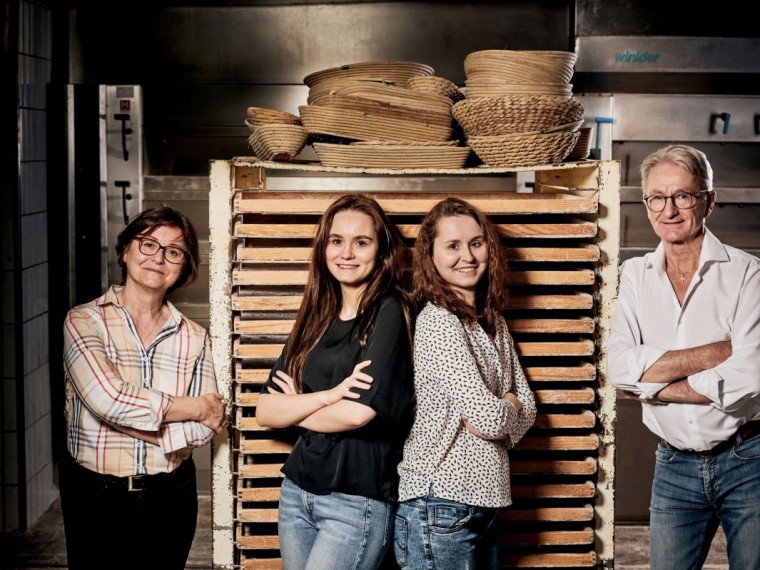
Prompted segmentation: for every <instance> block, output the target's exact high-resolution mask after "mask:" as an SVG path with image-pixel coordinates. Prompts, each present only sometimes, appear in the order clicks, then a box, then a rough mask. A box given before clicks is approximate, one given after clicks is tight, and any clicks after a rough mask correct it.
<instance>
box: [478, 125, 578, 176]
mask: <svg viewBox="0 0 760 570" xmlns="http://www.w3.org/2000/svg"><path fill="white" fill-rule="evenodd" d="M579 136H580V133H579V132H578V131H575V132H564V133H551V134H527V135H525V134H514V135H504V136H492V137H472V138H469V139H467V144H468V145H469V146H470V148H472V150H473V152H474V153H475V154H476V155H478V157H479V158H480V159H481V160H482V161H483V162H484V163H485V164H486V165H487V166H498V167H502V168H511V167H514V166H536V165H539V164H557V163H559V162H562V160H563V159H564V158H565V157H566V156H567V155H568V153H569V152H570V150H571V149H572V148H573V146H574V145H575V143H576V141H577V140H578V137H579Z"/></svg>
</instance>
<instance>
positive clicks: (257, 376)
mask: <svg viewBox="0 0 760 570" xmlns="http://www.w3.org/2000/svg"><path fill="white" fill-rule="evenodd" d="M269 372H270V370H269V368H266V369H260V368H259V369H255V368H253V369H252V368H243V367H242V366H240V364H238V365H237V366H235V382H238V383H240V384H263V383H264V382H266V381H267V379H268V378H269ZM526 374H527V373H526Z"/></svg>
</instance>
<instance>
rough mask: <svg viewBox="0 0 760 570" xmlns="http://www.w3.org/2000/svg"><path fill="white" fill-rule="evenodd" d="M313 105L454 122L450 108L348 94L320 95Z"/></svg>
mask: <svg viewBox="0 0 760 570" xmlns="http://www.w3.org/2000/svg"><path fill="white" fill-rule="evenodd" d="M407 91H408V89H407ZM311 106H312V107H337V108H340V109H348V110H351V111H361V112H362V113H370V114H372V115H374V116H379V117H385V118H389V119H399V120H403V121H415V122H418V123H426V124H430V125H438V126H441V127H446V128H450V127H451V125H452V123H453V121H452V118H451V110H450V109H446V112H445V113H438V112H434V111H431V110H429V109H411V108H408V107H401V106H398V105H392V104H390V103H382V102H380V101H371V100H369V99H362V98H360V97H353V96H348V95H346V96H344V95H325V96H324V97H320V98H319V99H318V100H317V101H316V102H315V103H314V105H311Z"/></svg>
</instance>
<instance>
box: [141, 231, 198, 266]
mask: <svg viewBox="0 0 760 570" xmlns="http://www.w3.org/2000/svg"><path fill="white" fill-rule="evenodd" d="M138 244H139V250H140V253H142V254H143V255H147V256H151V255H156V254H157V253H158V252H159V251H161V250H162V249H163V250H164V259H165V260H166V261H167V262H168V263H174V264H175V265H179V264H180V263H182V262H183V261H184V260H185V254H186V253H187V252H186V251H185V250H184V249H181V248H179V247H176V246H173V245H161V244H160V243H158V242H157V241H156V240H154V239H153V238H149V237H144V238H138Z"/></svg>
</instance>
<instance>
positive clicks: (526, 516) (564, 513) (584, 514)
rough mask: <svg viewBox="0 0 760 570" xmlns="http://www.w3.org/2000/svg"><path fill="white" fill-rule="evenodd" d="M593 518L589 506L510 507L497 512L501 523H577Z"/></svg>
mask: <svg viewBox="0 0 760 570" xmlns="http://www.w3.org/2000/svg"><path fill="white" fill-rule="evenodd" d="M593 518H594V508H593V507H592V506H591V505H586V506H583V507H539V508H535V509H515V508H513V507H510V508H508V509H502V510H501V511H499V519H500V520H503V521H521V522H529V521H530V522H571V521H572V522H578V521H590V520H592V519H593Z"/></svg>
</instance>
